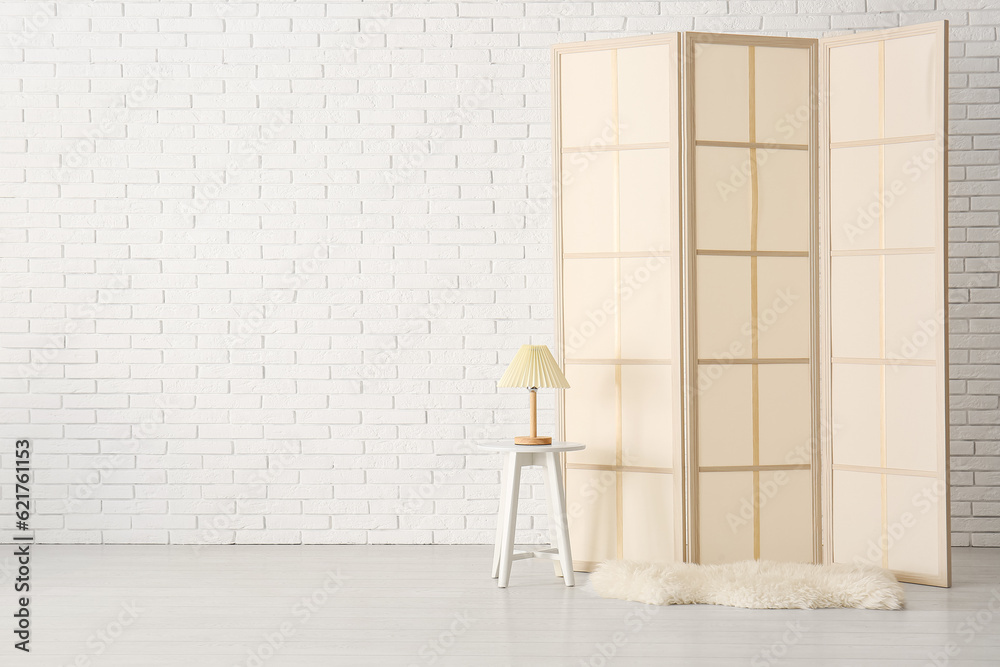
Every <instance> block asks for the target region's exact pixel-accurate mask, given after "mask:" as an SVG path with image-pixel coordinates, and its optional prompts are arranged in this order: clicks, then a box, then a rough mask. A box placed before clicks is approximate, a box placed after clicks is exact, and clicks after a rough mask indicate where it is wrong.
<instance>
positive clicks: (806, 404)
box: [685, 34, 821, 563]
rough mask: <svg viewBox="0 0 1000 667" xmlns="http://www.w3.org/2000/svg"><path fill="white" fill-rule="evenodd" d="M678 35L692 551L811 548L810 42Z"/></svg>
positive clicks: (708, 555)
mask: <svg viewBox="0 0 1000 667" xmlns="http://www.w3.org/2000/svg"><path fill="white" fill-rule="evenodd" d="M686 40H687V57H686V58H685V61H686V63H687V77H686V80H687V86H688V87H687V94H688V105H689V107H688V108H689V120H688V125H687V128H686V129H687V137H686V139H687V141H688V142H689V143H688V144H687V146H688V155H689V163H688V171H687V175H688V178H689V179H690V180H691V181H693V182H692V183H690V184H689V192H688V196H689V197H690V199H689V209H688V219H687V220H686V223H687V225H688V231H689V237H688V240H689V245H688V258H689V262H688V265H689V281H690V284H691V285H692V288H691V289H690V291H689V292H688V294H687V296H688V303H687V306H688V308H689V316H688V322H689V326H690V327H691V336H690V340H691V342H692V345H691V349H690V350H688V354H690V364H691V366H692V368H694V369H696V374H695V376H694V378H693V386H692V388H691V403H690V405H691V406H692V407H693V412H694V414H693V419H692V425H693V426H692V429H691V438H690V442H689V450H688V460H689V461H690V465H691V466H692V473H691V474H690V476H689V480H690V484H691V496H692V498H696V499H697V503H692V504H691V506H690V513H689V517H690V524H691V527H692V530H691V533H690V534H691V536H692V542H691V544H690V545H689V556H690V558H691V559H692V560H695V561H698V562H702V563H721V562H729V561H735V560H744V559H750V558H767V559H772V560H780V561H800V562H815V561H817V560H818V559H819V557H820V553H821V552H820V549H819V540H818V532H819V531H818V525H819V521H818V520H817V517H818V509H819V498H820V496H819V484H818V465H817V455H818V452H817V447H816V446H814V443H815V442H816V441H817V440H816V438H815V437H814V434H815V433H816V431H817V427H818V424H817V418H816V416H817V414H818V412H817V410H818V398H817V397H816V392H815V388H816V385H817V381H816V371H817V368H818V367H817V334H816V327H815V326H814V324H815V319H816V310H815V308H816V299H815V296H814V295H815V280H814V277H813V276H814V274H815V272H814V270H813V267H814V262H815V260H816V251H815V246H814V243H815V238H816V235H815V233H814V231H813V230H815V227H816V213H815V206H814V205H813V202H814V201H815V193H816V179H817V173H816V162H817V145H816V131H815V128H816V123H817V119H816V114H815V111H814V108H813V106H814V105H813V103H812V99H813V96H812V91H814V90H816V67H815V59H816V41H815V40H807V39H786V38H767V37H747V36H737V35H732V36H729V35H705V34H689V35H686Z"/></svg>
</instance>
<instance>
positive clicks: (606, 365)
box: [553, 35, 684, 570]
mask: <svg viewBox="0 0 1000 667" xmlns="http://www.w3.org/2000/svg"><path fill="white" fill-rule="evenodd" d="M677 68H678V60H677V36H676V35H661V36H656V37H648V38H638V39H626V40H604V41H600V42H594V43H586V44H568V45H557V46H556V47H554V49H553V81H554V85H553V115H554V119H553V120H554V128H555V133H554V136H555V141H554V144H555V156H554V160H555V177H556V193H555V199H556V283H557V285H556V309H557V313H556V322H557V325H556V326H557V344H556V348H557V349H556V356H557V358H558V360H559V361H560V362H562V363H563V364H564V368H565V372H566V377H567V379H568V380H569V382H570V385H571V389H569V390H567V391H565V392H560V394H561V396H560V398H559V400H558V413H559V428H560V436H561V437H562V438H564V439H565V440H569V441H579V442H583V443H586V445H587V449H585V450H583V451H581V452H571V453H569V454H568V455H567V457H566V469H567V470H566V487H567V512H568V514H569V517H568V518H569V527H570V538H571V540H572V546H573V556H574V558H575V566H576V567H577V568H578V569H581V570H589V569H591V568H592V566H593V565H594V564H596V563H598V562H600V561H602V560H605V559H608V558H633V559H646V560H680V559H682V558H683V547H684V538H683V532H682V531H683V514H682V512H683V507H684V502H683V495H682V488H683V484H682V480H681V479H680V477H679V476H678V477H676V479H675V474H674V473H675V470H676V469H677V468H678V467H679V466H680V462H681V455H680V448H681V443H682V436H681V431H680V429H681V419H680V411H681V392H680V369H679V367H678V364H677V360H678V358H679V346H680V339H681V336H680V324H679V321H680V299H679V297H678V290H679V287H680V281H679V262H678V259H679V253H678V249H679V236H680V234H679V228H678V218H679V194H678V179H679V175H680V170H679V164H678V151H677V141H678V111H677V105H678V78H677Z"/></svg>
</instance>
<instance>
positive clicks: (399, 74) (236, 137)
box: [0, 0, 1000, 546]
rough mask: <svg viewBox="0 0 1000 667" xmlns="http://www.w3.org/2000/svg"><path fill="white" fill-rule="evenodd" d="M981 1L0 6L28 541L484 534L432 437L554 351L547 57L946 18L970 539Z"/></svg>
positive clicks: (980, 184) (996, 327) (996, 432)
mask: <svg viewBox="0 0 1000 667" xmlns="http://www.w3.org/2000/svg"><path fill="white" fill-rule="evenodd" d="M992 5H993V3H990V2H986V1H984V0H867V2H866V0H761V1H755V0H739V1H737V0H731V1H728V2H726V1H723V0H705V1H692V2H688V1H684V2H655V1H653V2H645V1H640V2H544V1H537V0H532V1H530V2H507V1H501V2H494V1H468V2H448V1H446V0H436V1H434V2H353V1H348V0H338V1H330V2H323V1H315V2H313V1H308V0H305V1H300V2H294V3H293V2H285V1H279V0H271V1H266V2H264V1H260V2H251V1H245V0H231V1H230V2H212V1H204V2H203V1H195V2H172V1H159V2H158V1H149V2H142V1H138V0H109V1H105V0H92V1H86V0H78V1H75V2H58V3H57V2H52V1H51V0H49V1H45V0H42V1H39V2H35V1H32V2H20V1H18V0H5V1H4V2H3V3H0V31H2V35H3V37H4V39H3V41H2V42H0V93H2V94H0V120H2V121H3V122H2V123H0V153H2V154H3V160H2V161H0V162H2V164H0V237H2V240H3V250H2V254H0V266H2V281H3V282H2V299H0V301H2V308H0V342H2V346H0V355H2V357H0V372H2V378H0V392H2V394H0V395H2V404H0V411H2V414H3V417H4V419H3V421H2V425H0V431H2V436H3V439H4V441H5V442H11V441H12V440H13V439H14V438H24V437H27V438H30V439H31V440H32V441H33V443H34V448H35V449H34V458H33V464H34V467H35V470H36V472H37V484H36V487H35V495H36V498H37V499H38V500H37V510H38V514H37V516H36V517H35V519H34V522H35V527H36V528H37V529H38V531H39V532H38V539H39V541H45V542H71V543H102V542H103V543H121V542H135V543H158V544H162V543H196V544H197V543H216V542H240V543H262V542H263V543H488V542H491V541H492V539H493V532H492V531H493V518H492V513H493V512H494V511H495V508H496V496H497V493H498V483H499V473H498V460H497V459H496V458H495V457H490V456H482V455H473V454H470V453H469V451H468V448H467V446H464V445H463V444H462V443H463V442H465V441H468V440H470V439H477V438H493V437H497V438H499V437H508V436H512V435H516V434H517V433H518V432H519V431H520V430H522V428H523V427H522V426H521V424H522V423H523V422H525V421H526V417H527V414H526V409H525V408H526V404H527V401H526V397H525V396H523V395H521V394H520V393H518V392H513V391H510V390H505V391H498V390H497V389H496V385H495V380H496V378H497V377H498V376H499V375H500V374H501V372H502V370H503V367H504V365H505V364H506V362H507V361H508V360H509V359H510V358H511V356H512V355H513V353H514V351H515V350H516V348H517V347H518V346H519V345H521V344H522V343H525V342H533V343H546V344H551V343H552V323H551V322H552V319H551V318H552V281H551V271H552V263H551V255H552V248H551V217H550V200H549V184H550V179H551V172H550V164H551V163H550V142H549V134H550V122H549V113H550V112H549V47H550V45H551V44H552V43H554V42H557V41H577V40H583V39H600V38H608V37H620V36H632V35H642V34H649V33H652V32H665V31H675V30H703V31H733V32H736V31H738V32H762V33H769V34H778V35H795V36H819V35H822V34H824V33H826V34H828V33H831V32H834V31H853V30H860V29H871V28H880V27H890V26H900V25H907V24H913V23H921V22H926V21H932V20H937V19H940V18H947V19H949V20H950V21H951V27H952V31H951V39H952V42H951V55H952V60H951V69H952V74H951V102H952V104H951V118H952V120H951V131H952V139H951V149H952V153H951V179H952V185H951V195H952V199H951V211H952V213H951V226H952V228H951V240H952V255H953V259H952V266H951V270H952V275H951V285H952V292H951V302H952V306H951V315H952V339H951V340H952V348H953V349H952V361H953V366H952V369H953V370H952V375H953V377H952V406H951V408H952V419H953V423H954V427H953V431H952V437H953V454H954V456H953V460H952V468H953V484H954V489H953V494H954V495H953V499H954V507H953V515H954V522H953V527H954V539H953V541H954V543H955V544H957V545H968V544H972V545H980V546H1000V509H998V508H1000V352H998V350H1000V284H998V276H1000V220H998V209H1000V178H998V176H1000V137H998V129H1000V125H998V123H1000V121H998V118H1000V71H998V56H1000V48H998V46H997V44H998V40H997V37H998V35H997V27H996V25H997V22H998V20H1000V11H998V10H997V9H996V8H995V7H992ZM991 7H992V8H991ZM540 422H541V425H542V428H543V429H545V430H547V429H548V428H550V425H551V423H552V402H551V394H546V393H544V392H543V394H542V397H541V415H540ZM11 451H12V448H11V447H4V448H3V450H2V454H0V457H2V460H3V469H4V470H8V471H9V470H10V468H11V465H10V464H11V463H12V458H11V456H12V455H11ZM10 481H11V480H8V479H3V480H0V484H3V498H4V501H3V502H4V506H3V512H4V514H5V515H7V516H9V515H10V511H11V510H12V509H13V508H12V506H11V500H10V498H11V495H12V493H11V492H12V488H11V486H10ZM531 481H532V483H529V484H527V485H525V486H524V487H522V494H523V496H524V504H523V508H524V509H525V511H524V513H523V514H522V516H521V517H520V520H519V524H518V526H519V534H518V539H519V540H520V541H523V542H534V541H539V540H540V539H541V538H542V533H541V529H542V528H544V520H543V519H542V518H541V516H540V514H541V513H542V511H543V508H544V504H543V500H542V497H541V496H542V494H541V492H540V491H539V487H538V484H537V482H538V481H540V480H539V478H537V477H532V478H531ZM3 528H4V529H7V528H8V527H7V526H4V527H3ZM9 537H10V533H9V532H0V538H3V539H8V538H9Z"/></svg>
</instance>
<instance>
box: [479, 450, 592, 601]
mask: <svg viewBox="0 0 1000 667" xmlns="http://www.w3.org/2000/svg"><path fill="white" fill-rule="evenodd" d="M476 444H477V446H478V447H479V448H480V449H482V450H484V451H488V452H499V453H502V454H503V455H504V469H503V480H502V482H501V492H500V510H499V512H498V513H497V534H496V542H495V544H494V546H493V578H494V579H497V580H498V581H497V585H498V586H499V587H500V588H506V587H507V584H508V583H509V581H510V566H511V563H513V562H514V561H515V560H521V559H524V558H547V559H550V560H554V561H556V574H559V570H560V569H561V570H562V577H563V582H564V583H565V584H566V585H567V586H573V585H574V584H575V581H574V579H573V556H572V554H571V552H570V546H569V527H568V526H567V523H566V496H565V492H564V491H563V480H562V465H561V461H560V459H559V455H560V454H561V453H562V452H573V451H579V450H581V449H584V448H585V447H586V445H582V444H580V443H578V442H553V443H552V444H550V445H516V444H514V443H513V442H512V441H510V440H506V441H496V442H480V443H476ZM526 466H542V467H543V468H545V494H546V496H547V497H548V501H549V502H548V505H549V530H550V533H551V534H553V535H554V539H553V540H552V545H553V546H552V547H550V548H548V549H538V550H534V551H517V552H515V551H514V525H515V524H516V523H517V503H518V494H519V491H520V488H521V468H524V467H526Z"/></svg>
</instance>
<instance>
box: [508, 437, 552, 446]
mask: <svg viewBox="0 0 1000 667" xmlns="http://www.w3.org/2000/svg"><path fill="white" fill-rule="evenodd" d="M514 444H515V445H551V444H552V438H538V437H535V436H531V435H519V436H517V437H516V438H514Z"/></svg>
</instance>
